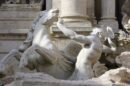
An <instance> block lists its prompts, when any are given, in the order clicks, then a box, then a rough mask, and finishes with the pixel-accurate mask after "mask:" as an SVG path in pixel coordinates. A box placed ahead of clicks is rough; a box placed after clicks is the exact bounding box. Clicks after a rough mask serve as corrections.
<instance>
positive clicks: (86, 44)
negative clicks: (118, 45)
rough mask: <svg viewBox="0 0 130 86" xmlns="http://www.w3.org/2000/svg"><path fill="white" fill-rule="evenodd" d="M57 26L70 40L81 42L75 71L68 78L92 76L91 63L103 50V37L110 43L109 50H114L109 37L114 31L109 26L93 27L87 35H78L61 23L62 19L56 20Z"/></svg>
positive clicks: (85, 78) (112, 36)
mask: <svg viewBox="0 0 130 86" xmlns="http://www.w3.org/2000/svg"><path fill="white" fill-rule="evenodd" d="M57 26H58V28H59V29H60V30H61V31H62V32H63V33H64V35H65V36H67V37H69V38H70V39H72V40H75V41H77V42H80V43H83V48H82V49H81V51H80V52H79V54H78V56H77V62H76V65H75V71H74V73H73V74H72V76H71V77H70V79H76V80H87V79H91V78H93V77H94V72H93V65H94V64H95V63H96V62H97V61H98V60H99V58H100V56H101V53H102V51H103V43H104V41H105V39H107V40H108V43H109V44H110V45H111V50H112V51H115V46H113V42H112V41H111V38H114V33H113V31H112V29H111V28H110V27H106V28H94V29H93V32H92V33H91V34H90V35H89V36H85V35H79V34H77V33H76V32H74V31H73V30H71V29H68V28H67V27H65V26H64V25H63V20H59V21H58V22H57Z"/></svg>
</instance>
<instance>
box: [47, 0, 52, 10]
mask: <svg viewBox="0 0 130 86" xmlns="http://www.w3.org/2000/svg"><path fill="white" fill-rule="evenodd" d="M51 8H52V0H46V10H50V9H51Z"/></svg>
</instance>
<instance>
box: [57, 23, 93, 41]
mask: <svg viewBox="0 0 130 86" xmlns="http://www.w3.org/2000/svg"><path fill="white" fill-rule="evenodd" d="M57 26H58V28H59V29H60V30H61V31H62V32H63V33H64V35H65V36H67V37H69V38H70V39H73V40H75V41H78V42H81V43H90V40H89V38H88V37H87V36H84V35H79V34H77V33H76V32H75V31H73V30H71V29H68V28H67V27H65V26H64V25H63V23H62V22H61V21H58V22H57Z"/></svg>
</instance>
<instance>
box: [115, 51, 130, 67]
mask: <svg viewBox="0 0 130 86" xmlns="http://www.w3.org/2000/svg"><path fill="white" fill-rule="evenodd" d="M116 62H117V64H119V65H121V66H124V67H127V68H130V63H129V62H130V52H129V51H126V52H122V53H121V54H120V55H119V56H117V57H116Z"/></svg>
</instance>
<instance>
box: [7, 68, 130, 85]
mask: <svg viewBox="0 0 130 86" xmlns="http://www.w3.org/2000/svg"><path fill="white" fill-rule="evenodd" d="M122 74H123V75H122ZM129 74H130V71H129V69H126V68H119V69H115V70H110V71H108V72H106V73H105V74H103V75H102V76H101V77H99V78H94V79H90V80H84V81H83V80H80V81H76V80H74V81H71V80H58V79H55V78H53V77H51V76H50V75H46V74H43V73H35V74H32V73H28V74H24V73H18V74H16V77H17V78H16V79H15V81H14V82H13V83H11V84H8V85H5V86H127V85H129V83H127V82H126V81H127V80H129V78H125V77H124V76H128V75H129ZM114 77H115V78H114ZM128 77H129V76H128ZM122 80H123V81H122ZM124 82H125V83H124Z"/></svg>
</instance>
